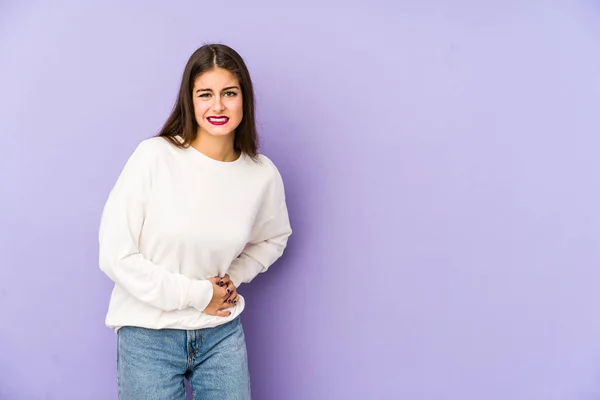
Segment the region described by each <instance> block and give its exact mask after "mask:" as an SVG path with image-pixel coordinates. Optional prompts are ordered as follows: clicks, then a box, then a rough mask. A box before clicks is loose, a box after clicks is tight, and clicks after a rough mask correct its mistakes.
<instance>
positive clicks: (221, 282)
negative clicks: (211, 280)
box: [218, 275, 231, 286]
mask: <svg viewBox="0 0 600 400" xmlns="http://www.w3.org/2000/svg"><path fill="white" fill-rule="evenodd" d="M229 282H231V279H229V275H225V276H224V277H222V278H221V279H220V280H219V282H218V285H219V286H227V285H228V284H229Z"/></svg>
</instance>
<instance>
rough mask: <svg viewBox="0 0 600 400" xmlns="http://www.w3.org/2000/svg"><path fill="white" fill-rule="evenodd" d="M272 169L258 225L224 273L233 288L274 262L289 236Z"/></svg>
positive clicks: (284, 207) (281, 196)
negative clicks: (271, 177) (227, 275)
mask: <svg viewBox="0 0 600 400" xmlns="http://www.w3.org/2000/svg"><path fill="white" fill-rule="evenodd" d="M273 169H274V174H273V179H272V182H271V185H270V186H269V188H268V191H267V194H266V196H265V199H264V203H263V205H262V207H261V210H260V212H259V219H258V220H259V222H258V223H257V224H255V225H254V227H253V228H252V236H251V238H250V242H249V243H248V244H247V245H246V247H245V248H244V250H243V251H242V253H241V254H240V255H239V256H238V257H237V258H236V259H234V260H233V262H232V263H231V265H230V267H229V269H228V271H227V274H229V277H230V279H231V281H232V282H233V284H234V285H235V287H239V286H240V285H241V284H242V283H249V282H250V281H252V279H254V278H255V277H256V276H257V275H258V274H260V273H262V272H265V271H266V270H267V269H268V268H269V267H270V266H271V265H272V264H273V263H274V262H275V261H277V259H279V257H281V255H282V254H283V251H284V250H285V248H286V246H287V241H288V238H289V237H290V235H291V234H292V229H291V227H290V221H289V216H288V210H287V205H286V202H285V190H284V186H283V181H282V179H281V175H280V174H279V172H278V171H277V169H276V168H275V166H274V165H273Z"/></svg>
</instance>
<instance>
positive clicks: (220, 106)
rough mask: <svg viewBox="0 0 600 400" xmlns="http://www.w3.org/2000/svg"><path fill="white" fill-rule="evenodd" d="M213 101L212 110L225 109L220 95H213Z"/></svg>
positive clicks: (219, 110)
mask: <svg viewBox="0 0 600 400" xmlns="http://www.w3.org/2000/svg"><path fill="white" fill-rule="evenodd" d="M214 99H215V101H214V103H213V107H212V108H213V111H214V112H217V113H218V112H221V111H223V110H224V109H225V106H224V105H223V99H221V96H215V97H214Z"/></svg>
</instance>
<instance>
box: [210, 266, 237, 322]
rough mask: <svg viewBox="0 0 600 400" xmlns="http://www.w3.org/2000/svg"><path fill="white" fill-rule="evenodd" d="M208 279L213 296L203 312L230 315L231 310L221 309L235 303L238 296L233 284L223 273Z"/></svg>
mask: <svg viewBox="0 0 600 400" xmlns="http://www.w3.org/2000/svg"><path fill="white" fill-rule="evenodd" d="M209 281H210V282H211V283H212V285H213V297H212V299H211V301H210V303H208V306H206V308H205V309H204V311H203V312H204V313H205V314H208V315H216V316H219V317H228V316H230V315H231V311H222V310H223V309H226V308H230V307H233V306H234V305H236V304H237V302H238V299H239V296H238V293H237V290H236V287H235V285H234V284H233V282H231V279H230V278H229V275H225V276H224V277H222V278H220V277H218V276H216V277H214V278H210V279H209Z"/></svg>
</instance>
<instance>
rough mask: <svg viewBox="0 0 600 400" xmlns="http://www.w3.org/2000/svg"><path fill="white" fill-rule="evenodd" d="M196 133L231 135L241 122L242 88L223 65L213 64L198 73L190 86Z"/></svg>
mask: <svg viewBox="0 0 600 400" xmlns="http://www.w3.org/2000/svg"><path fill="white" fill-rule="evenodd" d="M192 98H193V100H194V115H195V117H196V121H197V123H198V127H199V129H198V135H205V134H208V135H213V136H227V135H233V134H234V132H235V129H236V128H237V127H238V125H239V124H240V122H242V117H243V108H242V106H243V101H242V89H241V87H240V84H239V82H238V80H237V78H236V77H235V76H234V75H233V74H232V73H231V72H229V71H227V70H226V69H222V68H214V69H212V70H210V71H206V72H204V73H202V74H200V75H199V76H198V77H197V78H196V80H195V82H194V87H193V89H192Z"/></svg>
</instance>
